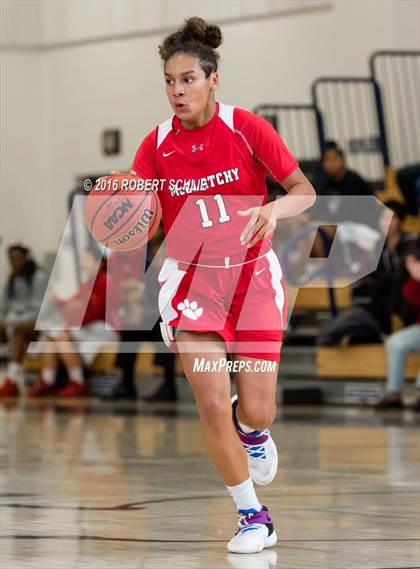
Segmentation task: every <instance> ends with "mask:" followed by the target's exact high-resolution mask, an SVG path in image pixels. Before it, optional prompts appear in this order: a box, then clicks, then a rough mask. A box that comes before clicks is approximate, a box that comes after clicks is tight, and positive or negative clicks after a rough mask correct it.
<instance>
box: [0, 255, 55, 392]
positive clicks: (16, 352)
mask: <svg viewBox="0 0 420 569" xmlns="http://www.w3.org/2000/svg"><path fill="white" fill-rule="evenodd" d="M8 257H9V263H10V268H11V271H10V275H9V277H8V279H7V282H6V284H5V286H4V289H3V293H2V299H1V303H0V341H1V342H7V341H9V343H10V357H9V362H8V365H7V371H6V378H5V381H4V382H3V385H2V386H1V387H0V398H3V397H16V396H18V395H19V386H18V383H19V382H20V381H21V380H23V366H22V362H23V358H24V356H25V352H26V349H27V346H28V343H29V342H30V341H31V340H36V338H37V336H38V334H37V332H36V331H35V322H36V319H37V316H38V312H39V309H40V307H41V303H42V299H43V297H44V293H45V289H46V286H47V275H46V273H45V271H44V270H43V269H41V268H40V267H39V266H38V265H37V263H36V262H35V261H34V259H33V258H32V255H31V252H30V250H29V249H28V248H27V247H25V246H23V245H20V244H16V245H11V246H10V247H9V249H8Z"/></svg>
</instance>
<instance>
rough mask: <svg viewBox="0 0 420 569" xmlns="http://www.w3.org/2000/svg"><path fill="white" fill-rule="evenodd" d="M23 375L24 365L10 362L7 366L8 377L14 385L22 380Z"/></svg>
mask: <svg viewBox="0 0 420 569" xmlns="http://www.w3.org/2000/svg"><path fill="white" fill-rule="evenodd" d="M22 375H23V367H22V364H20V363H18V362H9V363H8V364H7V377H8V378H9V379H10V380H11V381H13V383H17V382H18V381H19V380H20V379H21V378H22Z"/></svg>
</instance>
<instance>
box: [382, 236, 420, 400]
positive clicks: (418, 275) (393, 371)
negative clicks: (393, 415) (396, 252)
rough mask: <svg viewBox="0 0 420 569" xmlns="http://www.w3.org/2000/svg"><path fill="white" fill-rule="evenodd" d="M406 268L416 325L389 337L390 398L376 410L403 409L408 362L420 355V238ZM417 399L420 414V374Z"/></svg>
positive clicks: (408, 297)
mask: <svg viewBox="0 0 420 569" xmlns="http://www.w3.org/2000/svg"><path fill="white" fill-rule="evenodd" d="M405 268H406V270H407V273H408V276H407V278H406V280H405V283H404V285H403V289H402V295H403V298H404V301H405V302H406V305H407V309H408V311H409V312H411V313H412V314H413V315H414V319H415V322H414V323H413V324H411V325H410V326H407V327H406V328H403V329H402V330H398V331H397V332H394V333H393V334H391V335H390V336H388V338H387V340H386V343H385V348H386V356H387V363H388V376H387V380H386V395H385V397H384V398H383V399H382V400H381V401H380V402H379V403H378V404H377V406H376V408H377V409H379V410H383V409H401V408H402V407H403V406H404V404H403V402H402V400H401V388H402V384H403V381H404V375H405V362H406V359H407V356H408V355H409V354H410V353H412V352H420V238H418V239H417V240H416V242H415V243H412V244H411V245H410V246H409V247H408V248H407V254H406V258H405ZM416 389H417V398H416V402H415V403H414V407H413V408H414V410H416V411H420V370H419V371H418V372H417V380H416Z"/></svg>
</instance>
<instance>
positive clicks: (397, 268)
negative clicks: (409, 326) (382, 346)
mask: <svg viewBox="0 0 420 569" xmlns="http://www.w3.org/2000/svg"><path fill="white" fill-rule="evenodd" d="M384 205H385V206H386V207H387V208H388V209H390V210H391V211H393V213H394V215H393V217H392V220H391V223H390V224H389V221H388V215H387V212H386V210H383V211H382V213H381V215H380V217H379V228H380V231H381V232H382V234H384V235H385V234H386V240H385V244H384V247H383V250H382V253H381V256H380V259H379V262H378V267H377V269H376V270H375V271H374V272H373V273H371V274H370V275H368V276H367V277H365V278H364V279H362V280H361V281H360V282H359V283H357V284H356V285H355V286H354V287H353V299H354V301H355V303H357V304H358V306H362V305H363V306H365V307H366V309H367V310H368V311H369V312H370V313H371V315H372V316H373V318H375V320H376V321H377V322H378V324H379V326H380V328H381V330H382V332H383V333H384V334H390V333H391V331H392V330H391V315H392V314H398V315H399V316H401V317H402V318H404V316H403V314H402V304H401V286H402V279H403V278H405V270H404V259H405V252H406V250H407V247H408V245H409V244H410V243H411V242H412V241H413V240H414V239H415V238H414V236H412V235H409V234H407V233H404V231H403V229H402V226H403V223H404V219H405V216H406V208H405V206H404V205H403V204H401V203H399V202H396V201H394V200H390V201H387V202H385V204H384Z"/></svg>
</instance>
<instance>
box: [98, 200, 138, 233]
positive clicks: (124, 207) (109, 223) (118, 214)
mask: <svg viewBox="0 0 420 569" xmlns="http://www.w3.org/2000/svg"><path fill="white" fill-rule="evenodd" d="M132 207H133V204H132V202H131V200H130V198H127V199H126V200H124V201H123V202H122V203H121V205H119V206H118V207H117V209H116V210H115V211H113V212H112V214H111V215H110V216H109V217H108V219H107V220H106V221H105V223H104V225H105V226H106V227H107V228H108V229H112V228H113V227H114V226H115V225H116V224H117V223H118V221H119V220H120V219H121V218H122V217H123V216H124V215H125V214H126V212H127V211H128V210H129V209H130V208H132Z"/></svg>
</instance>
